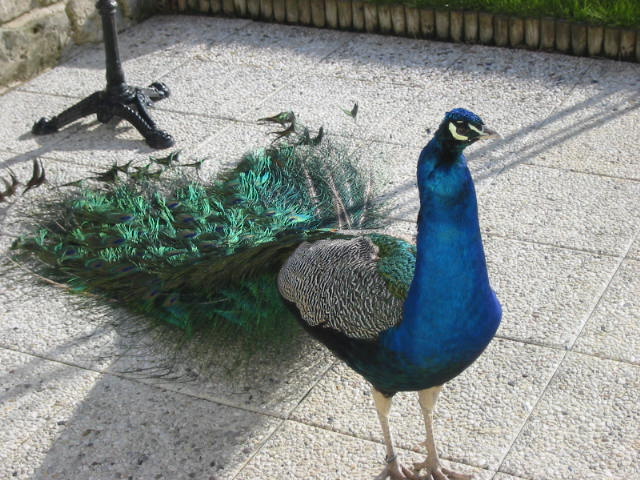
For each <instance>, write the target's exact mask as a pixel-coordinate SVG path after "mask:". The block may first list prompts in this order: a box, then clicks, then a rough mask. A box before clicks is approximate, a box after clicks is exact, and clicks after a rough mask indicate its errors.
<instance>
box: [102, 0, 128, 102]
mask: <svg viewBox="0 0 640 480" xmlns="http://www.w3.org/2000/svg"><path fill="white" fill-rule="evenodd" d="M117 7H118V3H117V2H116V0H98V3H96V8H97V9H98V10H99V11H100V16H101V17H102V35H103V38H104V53H105V60H106V64H107V90H108V91H109V92H110V93H111V92H113V93H116V92H123V91H124V89H126V87H127V84H126V82H125V81H124V71H123V70H122V64H121V63H120V52H119V49H118V40H117V35H118V31H117V30H116V8H117Z"/></svg>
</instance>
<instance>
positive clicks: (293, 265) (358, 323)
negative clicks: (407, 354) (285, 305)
mask: <svg viewBox="0 0 640 480" xmlns="http://www.w3.org/2000/svg"><path fill="white" fill-rule="evenodd" d="M403 254H404V257H406V258H404V259H401V260H402V261H404V262H405V264H406V266H408V268H392V267H393V266H394V265H396V266H397V265H398V258H399V257H402V256H403ZM401 263H402V262H401ZM414 265H415V249H414V248H413V246H411V245H410V244H408V243H406V242H404V241H402V240H399V239H395V238H393V237H388V236H386V235H368V236H358V237H355V238H351V239H344V240H321V241H317V242H315V243H309V242H305V243H303V244H302V245H300V246H299V247H298V248H297V250H296V251H295V252H294V253H293V254H292V255H291V256H290V257H289V258H288V260H287V261H286V263H285V264H284V265H283V267H282V269H281V270H280V272H279V275H278V289H279V291H280V294H281V295H282V296H283V297H284V298H285V299H286V300H288V301H290V302H292V303H294V304H295V305H296V307H297V308H298V310H299V312H300V317H301V318H302V320H303V321H304V322H306V323H307V324H308V325H309V326H312V327H313V326H322V327H325V328H332V329H335V330H337V331H340V332H342V333H344V334H345V335H347V336H348V337H351V338H357V339H374V338H376V337H377V336H378V334H379V333H380V332H382V331H384V330H387V329H389V328H391V327H393V326H395V325H397V324H398V323H399V322H400V321H401V320H402V306H403V303H404V299H405V298H406V292H407V291H408V288H409V284H410V282H411V277H412V276H413V269H414ZM406 271H409V272H410V274H409V275H406V274H405V273H406Z"/></svg>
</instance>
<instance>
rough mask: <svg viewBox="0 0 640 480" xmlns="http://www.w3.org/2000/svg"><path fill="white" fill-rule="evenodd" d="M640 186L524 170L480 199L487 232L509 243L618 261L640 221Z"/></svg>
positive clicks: (508, 173) (507, 174)
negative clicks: (571, 250) (574, 250)
mask: <svg viewBox="0 0 640 480" xmlns="http://www.w3.org/2000/svg"><path fill="white" fill-rule="evenodd" d="M639 197H640V183H638V182H634V181H629V180H623V179H617V178H609V177H602V176H595V175H587V174H582V173H577V172H570V171H566V170H559V169H555V168H542V167H535V166H529V165H520V166H518V167H514V168H509V169H507V170H505V171H504V172H503V173H502V174H501V175H499V176H498V177H497V178H496V180H495V181H494V182H493V183H492V184H491V186H490V187H489V188H487V189H486V190H484V191H483V192H482V193H481V195H480V198H479V209H480V220H481V224H482V226H483V230H484V231H485V232H488V233H493V234H497V235H501V236H505V237H510V238H517V239H521V240H529V241H536V242H542V243H549V244H553V245H558V246H563V247H569V248H577V249H584V250H589V251H595V252H602V253H608V254H614V255H620V254H622V253H624V252H626V249H627V248H628V245H629V242H630V241H631V239H633V237H634V235H635V233H636V230H637V225H638V221H639V219H640V204H638V202H637V199H638V198H639Z"/></svg>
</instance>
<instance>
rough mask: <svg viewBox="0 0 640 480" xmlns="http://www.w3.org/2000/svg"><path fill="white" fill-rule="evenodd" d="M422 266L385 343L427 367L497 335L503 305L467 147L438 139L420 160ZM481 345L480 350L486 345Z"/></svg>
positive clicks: (473, 351)
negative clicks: (493, 283)
mask: <svg viewBox="0 0 640 480" xmlns="http://www.w3.org/2000/svg"><path fill="white" fill-rule="evenodd" d="M418 189H419V192H420V214H419V216H418V238H417V258H416V270H415V274H414V277H413V281H412V283H411V287H410V289H409V294H408V296H407V299H406V301H405V304H404V318H403V321H402V323H401V324H400V325H398V326H397V327H395V328H393V329H391V330H389V331H388V332H387V333H386V334H385V336H384V338H383V339H382V341H383V342H384V344H385V346H386V347H388V348H390V349H391V350H394V351H396V352H401V353H402V354H403V355H405V356H407V357H409V359H410V360H411V361H412V362H414V363H416V364H419V365H424V366H428V365H429V364H430V362H431V361H432V360H433V359H434V358H438V359H440V360H442V359H443V358H446V357H447V356H451V357H453V356H463V357H465V356H469V357H472V356H473V357H474V358H475V356H476V355H477V354H479V352H481V351H482V350H483V349H484V347H485V346H486V345H487V344H488V342H489V341H490V340H491V338H492V337H493V335H494V333H495V330H496V328H497V326H498V323H499V320H500V306H499V304H498V302H497V299H496V298H495V295H494V294H493V291H492V290H491V287H490V285H489V278H488V274H487V267H486V261H485V256H484V250H483V248H482V239H481V235H480V226H479V223H478V208H477V203H476V194H475V189H474V186H473V180H472V178H471V173H470V172H469V169H468V168H467V165H466V160H465V158H464V155H463V154H462V150H461V149H459V150H456V149H451V148H449V146H448V145H446V144H443V143H442V142H440V141H439V140H438V137H437V136H436V137H435V138H434V139H433V140H431V142H429V144H428V145H427V146H426V147H425V148H424V149H423V151H422V153H421V155H420V159H419V163H418ZM478 349H479V350H478Z"/></svg>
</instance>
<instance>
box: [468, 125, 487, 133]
mask: <svg viewBox="0 0 640 480" xmlns="http://www.w3.org/2000/svg"><path fill="white" fill-rule="evenodd" d="M469 128H470V129H471V130H473V131H474V132H476V133H477V134H478V135H484V132H483V131H482V130H478V129H477V128H476V127H474V126H473V125H471V124H469Z"/></svg>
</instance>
